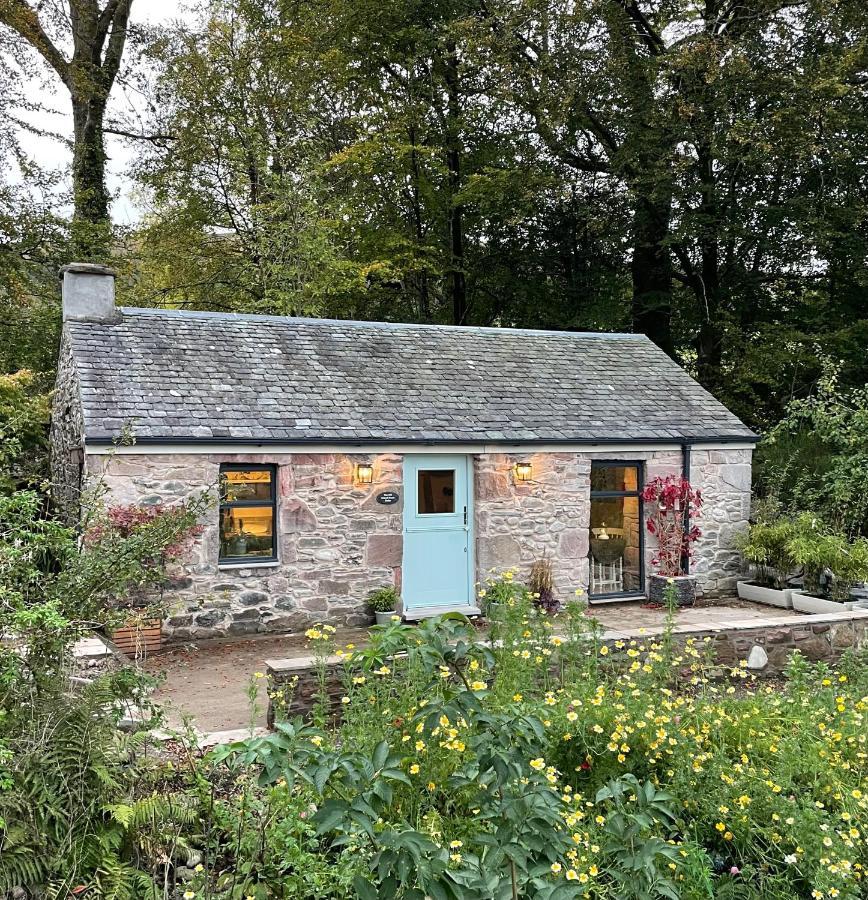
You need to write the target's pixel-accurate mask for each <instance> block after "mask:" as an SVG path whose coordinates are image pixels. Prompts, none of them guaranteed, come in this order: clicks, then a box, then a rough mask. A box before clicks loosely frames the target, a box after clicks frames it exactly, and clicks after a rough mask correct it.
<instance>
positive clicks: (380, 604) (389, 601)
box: [368, 587, 400, 613]
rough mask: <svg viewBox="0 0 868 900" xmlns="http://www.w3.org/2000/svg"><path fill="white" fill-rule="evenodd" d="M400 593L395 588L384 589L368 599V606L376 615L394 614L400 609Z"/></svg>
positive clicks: (375, 592) (380, 589)
mask: <svg viewBox="0 0 868 900" xmlns="http://www.w3.org/2000/svg"><path fill="white" fill-rule="evenodd" d="M399 599H400V598H399V597H398V592H397V591H396V590H395V588H393V587H382V588H379V589H378V590H376V591H374V592H373V593H372V594H371V595H370V596H369V597H368V605H369V606H370V607H371V610H372V611H373V612H375V613H378V612H380V613H383V612H392V611H393V610H395V609H397V607H398V600H399Z"/></svg>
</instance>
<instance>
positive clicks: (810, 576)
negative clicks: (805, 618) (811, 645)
mask: <svg viewBox="0 0 868 900" xmlns="http://www.w3.org/2000/svg"><path fill="white" fill-rule="evenodd" d="M789 550H790V553H791V554H792V557H793V561H794V562H795V563H796V565H798V566H800V567H801V569H802V590H800V591H792V592H791V597H792V601H793V607H794V608H795V609H797V610H799V611H800V612H806V613H822V612H840V611H841V608H842V607H841V603H840V602H836V601H834V600H832V599H830V588H831V584H832V578H833V572H834V570H835V568H836V567H837V568H841V567H842V562H841V561H842V558H843V557H844V556H845V554H846V553H847V539H846V538H845V537H844V535H842V534H838V533H835V532H830V531H828V530H827V529H825V528H824V527H823V526H822V524H821V523H820V521H819V519H818V518H817V517H816V516H814V515H812V514H811V513H802V515H800V516H799V518H798V519H797V520H796V528H795V533H794V534H793V537H792V538H791V540H790V542H789ZM847 593H848V595H849V588H848V591H847Z"/></svg>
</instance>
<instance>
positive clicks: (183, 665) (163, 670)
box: [144, 600, 799, 733]
mask: <svg viewBox="0 0 868 900" xmlns="http://www.w3.org/2000/svg"><path fill="white" fill-rule="evenodd" d="M590 614H591V615H593V617H594V618H596V619H598V620H599V622H600V624H601V625H602V626H603V628H604V629H605V630H606V632H607V636H609V637H629V636H634V635H635V634H636V633H637V632H638V631H644V632H645V633H648V634H652V633H654V632H659V631H660V630H662V628H663V625H664V622H665V619H666V615H665V613H664V612H663V611H662V610H658V609H647V608H645V607H643V606H642V605H641V604H639V603H634V602H630V603H612V604H600V605H596V606H594V607H592V609H591V611H590ZM798 616H799V613H797V612H794V611H793V610H786V609H777V608H775V607H771V606H764V605H761V604H754V603H747V602H745V601H741V600H732V601H727V602H726V603H725V604H723V605H714V606H710V605H709V606H702V605H700V606H695V607H693V608H691V609H684V610H680V611H679V612H678V614H677V617H676V623H677V626H678V627H679V628H691V627H695V628H696V629H697V630H700V629H708V628H721V629H726V628H732V627H739V626H741V627H746V626H749V625H750V624H751V622H755V621H759V620H766V621H768V620H769V619H775V618H780V619H781V620H787V619H792V618H794V617H798ZM481 633H484V630H482V631H481ZM335 638H336V641H337V643H338V644H339V645H341V646H343V645H346V644H348V643H353V644H355V645H356V646H358V647H361V646H363V645H364V644H366V643H367V640H368V631H367V629H366V628H340V629H338V631H337V633H336V635H335ZM307 643H308V642H307V639H306V638H305V637H304V635H303V634H292V635H273V636H272V635H269V636H263V637H258V638H251V639H243V640H227V641H220V642H209V643H202V644H196V643H189V644H185V645H182V646H179V647H173V648H171V649H169V650H166V651H163V652H161V653H159V654H156V655H153V656H151V657H149V658H148V659H147V660H146V662H145V664H144V668H145V669H146V670H147V671H149V672H151V673H153V674H162V675H163V676H164V680H163V682H162V684H161V685H160V687H159V688H158V689H157V691H156V692H155V695H154V696H155V699H157V700H159V701H161V702H162V703H163V704H164V705H165V708H166V712H167V719H168V724H169V725H170V726H171V727H173V728H178V727H180V726H181V724H182V722H183V721H184V719H185V718H189V719H190V720H191V721H192V723H193V725H194V726H195V728H196V729H197V730H198V731H200V732H204V733H210V732H214V731H222V730H227V729H243V728H244V727H245V726H249V725H251V724H252V725H254V726H258V727H261V726H263V725H264V724H265V708H266V706H267V702H268V701H267V697H266V696H265V687H264V685H265V682H264V679H263V680H258V681H256V686H257V691H258V695H257V705H258V707H259V709H258V711H257V712H256V714H255V715H252V714H251V709H250V701H249V698H248V696H247V690H248V686H249V685H250V683H251V680H252V679H254V675H255V673H256V672H265V670H266V660H274V659H295V658H302V657H307V656H308V655H309V653H310V650H309V649H308V646H307Z"/></svg>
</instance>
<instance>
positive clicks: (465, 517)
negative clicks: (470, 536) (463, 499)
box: [464, 506, 467, 525]
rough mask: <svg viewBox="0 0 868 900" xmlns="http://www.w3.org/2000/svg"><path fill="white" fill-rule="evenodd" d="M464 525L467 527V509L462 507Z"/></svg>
mask: <svg viewBox="0 0 868 900" xmlns="http://www.w3.org/2000/svg"><path fill="white" fill-rule="evenodd" d="M464 524H465V525H467V507H466V506H465V507H464Z"/></svg>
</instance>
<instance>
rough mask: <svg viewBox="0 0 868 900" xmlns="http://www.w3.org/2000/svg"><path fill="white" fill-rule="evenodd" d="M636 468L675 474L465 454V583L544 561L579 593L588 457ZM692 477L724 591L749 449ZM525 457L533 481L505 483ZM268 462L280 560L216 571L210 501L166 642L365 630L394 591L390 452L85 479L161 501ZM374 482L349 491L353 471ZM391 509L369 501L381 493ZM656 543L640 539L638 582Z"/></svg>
mask: <svg viewBox="0 0 868 900" xmlns="http://www.w3.org/2000/svg"><path fill="white" fill-rule="evenodd" d="M595 458H600V459H623V460H625V461H628V460H629V461H636V460H639V461H641V462H643V463H644V479H645V481H646V482H647V481H648V480H650V479H652V478H654V477H656V476H658V475H660V476H665V475H670V474H679V473H680V472H681V453H680V451H678V450H672V451H646V452H641V451H640V452H630V451H624V452H621V453H612V452H606V453H536V454H525V453H522V454H517V455H510V454H503V453H492V454H481V455H477V456H475V457H474V458H473V466H474V515H475V554H476V569H477V580H479V581H482V580H484V578H485V576H486V574H487V573H488V571H489V570H491V569H503V568H507V567H511V566H518V567H519V568H520V570H521V573H522V575H524V576H526V575H527V573H528V570H529V569H530V566H531V564H532V563H533V562H534V561H535V560H537V559H550V560H551V561H552V563H553V564H554V571H555V584H556V588H557V591H558V595H559V598H560V599H561V600H562V601H566V600H568V599H570V598H571V597H572V596H574V592H575V590H576V588H578V587H581V588H583V589H585V590H587V588H588V574H589V573H588V528H589V524H590V472H591V461H592V460H593V459H595ZM691 459H692V480H693V483H694V484H695V485H696V486H697V487H699V488H700V489H701V490H702V491H703V493H704V496H705V509H704V515H703V518H702V519H701V520H700V522H699V524H700V526H701V527H702V529H703V531H704V535H703V538H702V540H701V541H700V542H699V543H698V545H697V553H696V558H695V560H694V563H693V571H694V572H695V573H696V574H697V575H698V580H699V588H700V591H701V592H703V593H705V594H708V595H719V594H727V593H732V592H733V591H734V583H735V580H736V577H737V575H738V572H739V568H740V561H739V558H738V554H737V553H736V552H735V550H734V549H733V546H732V542H733V538H734V535H735V534H736V532H737V531H738V530H739V529H740V528H743V527H745V525H746V522H747V517H748V513H749V507H750V451H746V450H696V449H695V450H693V452H692V456H691ZM519 461H521V462H526V461H529V462H531V464H532V466H533V479H532V481H530V482H521V481H518V480H516V478H515V476H514V466H515V463H516V462H519ZM245 462H249V463H256V464H262V463H272V464H275V465H276V466H277V472H278V529H277V530H278V556H279V559H278V562H277V563H273V564H265V565H263V564H259V565H257V564H254V563H251V564H249V565H241V566H237V565H236V566H231V567H227V566H219V565H218V560H217V553H218V545H219V541H218V511H217V506H216V503H215V505H214V506H213V507H212V508H211V509H210V510H209V512H208V513H207V514H206V515H205V517H204V518H203V523H202V524H203V525H204V530H203V533H202V535H201V536H200V537H199V539H198V540H197V541H196V544H195V547H194V548H193V551H192V553H191V555H190V558H189V559H187V560H185V561H184V562H183V564H181V565H178V566H177V567H176V570H175V571H174V572H173V586H172V589H171V590H170V592H169V593H168V595H167V596H168V600H169V603H170V606H171V612H170V615H169V616H168V618H167V620H166V623H165V630H166V634H167V636H168V637H170V638H172V639H178V640H181V639H188V638H208V637H216V636H220V635H225V634H230V635H244V634H253V633H257V632H263V631H298V630H302V629H304V628H306V627H307V626H308V625H309V624H310V623H312V622H316V621H331V622H336V623H347V624H363V623H366V622H367V621H369V615H368V611H367V609H366V598H367V596H368V594H369V593H370V592H371V591H372V590H374V589H375V588H378V587H382V586H385V585H395V586H396V587H398V588H400V584H401V557H402V551H403V537H402V533H403V494H404V490H403V466H402V458H401V457H400V456H398V455H395V454H376V455H371V456H368V455H352V454H267V453H266V454H247V455H239V454H233V455H226V456H223V455H220V456H218V455H216V454H207V453H206V454H166V455H149V454H145V453H141V454H140V453H134V454H129V455H127V454H124V455H115V456H90V457H88V458H87V463H88V465H87V474H88V480H89V482H90V483H91V484H93V483H94V481H95V480H101V481H102V483H103V488H104V489H105V491H106V493H107V501H108V502H109V503H120V504H132V503H135V504H144V505H147V504H156V503H167V504H170V503H173V502H178V501H179V500H181V499H184V498H186V497H189V496H192V495H193V494H196V493H198V492H200V491H203V490H211V491H212V492H213V493H214V496H215V497H216V487H217V480H218V472H219V467H220V464H221V463H245ZM361 462H365V463H368V462H369V463H371V464H372V465H373V467H374V482H373V484H370V485H357V484H356V483H355V478H354V476H355V467H356V465H357V464H358V463H361ZM386 490H389V491H395V492H397V493H398V495H399V497H400V498H401V501H400V502H399V503H397V504H395V505H392V506H384V505H382V504H378V503H377V502H376V495H377V494H379V493H380V492H381V491H386ZM654 549H655V548H654V541H653V538H651V537H650V536H649V535H648V534H647V532H645V564H646V573H650V572H652V571H653V567H652V562H651V560H652V558H653V556H654Z"/></svg>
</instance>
